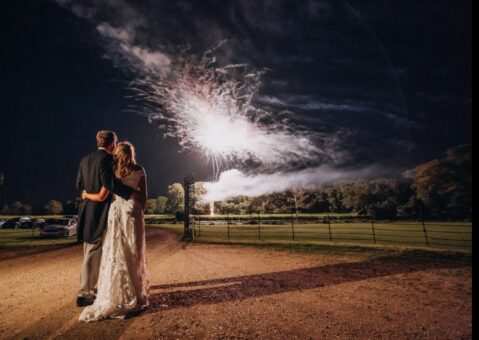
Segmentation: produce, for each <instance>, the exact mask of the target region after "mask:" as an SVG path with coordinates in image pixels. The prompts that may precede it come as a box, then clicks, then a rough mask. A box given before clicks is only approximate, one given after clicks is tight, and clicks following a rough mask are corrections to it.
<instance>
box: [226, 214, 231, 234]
mask: <svg viewBox="0 0 479 340" xmlns="http://www.w3.org/2000/svg"><path fill="white" fill-rule="evenodd" d="M226 224H227V225H228V240H229V239H230V212H229V211H228V215H227V217H226Z"/></svg>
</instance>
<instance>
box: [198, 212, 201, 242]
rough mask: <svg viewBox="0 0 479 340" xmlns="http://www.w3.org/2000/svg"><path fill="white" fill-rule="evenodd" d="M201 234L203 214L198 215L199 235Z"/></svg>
mask: <svg viewBox="0 0 479 340" xmlns="http://www.w3.org/2000/svg"><path fill="white" fill-rule="evenodd" d="M200 236H201V215H198V237H200Z"/></svg>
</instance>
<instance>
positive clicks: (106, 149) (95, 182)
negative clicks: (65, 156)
mask: <svg viewBox="0 0 479 340" xmlns="http://www.w3.org/2000/svg"><path fill="white" fill-rule="evenodd" d="M117 141H118V139H117V137H116V134H115V132H113V131H98V133H97V134H96V144H97V146H98V150H97V151H95V152H93V153H91V154H89V155H87V156H85V157H84V158H83V159H82V160H81V162H80V167H79V170H78V176H77V181H76V188H77V190H79V192H80V193H81V192H82V191H83V190H86V191H87V192H89V193H97V192H99V191H100V189H101V187H102V186H104V187H105V188H107V189H108V190H109V191H110V192H113V193H114V194H116V195H118V196H120V197H123V198H124V199H129V198H131V197H132V195H135V194H137V193H136V191H135V190H133V189H132V188H130V187H129V186H126V185H124V184H122V183H121V182H120V181H119V180H118V179H116V177H115V175H114V173H113V156H112V154H111V153H112V152H113V149H114V148H115V146H116V143H117ZM111 197H112V195H109V197H108V198H107V199H106V200H104V201H103V202H93V201H90V200H83V201H82V202H81V203H80V206H79V208H78V233H77V237H78V241H79V242H83V264H82V267H81V273H80V290H79V291H78V295H77V306H78V307H84V306H88V305H91V304H92V303H93V301H94V300H95V293H94V288H95V285H96V283H97V281H98V273H99V270H100V260H101V250H102V236H103V231H104V230H105V227H106V225H107V220H108V210H109V209H110V202H111Z"/></svg>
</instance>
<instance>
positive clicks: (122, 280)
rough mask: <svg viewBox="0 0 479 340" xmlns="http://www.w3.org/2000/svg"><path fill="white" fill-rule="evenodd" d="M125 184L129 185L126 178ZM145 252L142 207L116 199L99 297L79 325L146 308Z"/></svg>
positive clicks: (107, 240)
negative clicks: (83, 322) (82, 322)
mask: <svg viewBox="0 0 479 340" xmlns="http://www.w3.org/2000/svg"><path fill="white" fill-rule="evenodd" d="M134 174H135V175H137V174H136V173H134ZM130 176H131V175H130ZM137 176H138V175H137ZM130 180H131V179H130ZM135 182H136V181H135ZM125 184H128V185H130V183H128V178H126V179H125ZM145 250H146V246H145V221H144V216H143V209H142V207H141V205H140V204H139V203H138V202H136V201H134V200H124V199H122V198H120V197H115V200H114V201H113V202H112V204H111V207H110V211H109V213H108V228H107V231H106V235H105V239H104V241H103V248H102V258H101V264H100V273H99V278H98V293H97V296H96V299H95V302H94V303H93V305H91V306H88V307H86V308H85V309H84V310H83V312H82V313H81V315H80V321H87V322H88V321H96V320H101V319H106V318H123V317H124V316H125V315H126V314H127V313H129V312H133V311H137V310H141V309H144V308H146V307H147V306H148V295H149V292H148V277H147V270H146V256H145V255H146V254H145Z"/></svg>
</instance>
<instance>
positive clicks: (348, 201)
mask: <svg viewBox="0 0 479 340" xmlns="http://www.w3.org/2000/svg"><path fill="white" fill-rule="evenodd" d="M204 193H205V189H204V187H203V183H202V182H196V183H194V188H193V190H192V192H191V195H190V196H191V206H192V213H193V214H209V213H210V205H209V204H205V203H203V202H201V199H200V198H201V195H202V194H204ZM79 202H80V199H79V198H77V199H76V200H75V201H67V202H65V203H64V204H62V202H60V201H57V200H50V201H49V202H48V203H47V204H46V205H45V206H44V207H37V208H35V207H32V206H30V205H27V204H22V203H21V202H14V203H13V204H11V205H4V206H3V208H2V210H1V211H0V214H2V215H9V214H14V215H29V214H54V215H58V214H62V213H63V214H66V215H67V214H72V215H73V214H76V213H77V209H78V203H79ZM183 210H184V189H183V186H182V185H181V183H174V184H172V185H170V186H169V187H168V192H167V195H166V196H159V197H157V198H152V199H148V201H147V204H146V208H145V213H146V214H165V213H171V214H175V213H182V212H183ZM214 210H215V213H219V214H227V213H230V214H253V213H283V214H284V213H291V212H293V213H295V214H299V213H328V212H329V213H351V212H352V213H357V214H359V215H367V216H374V217H375V218H378V219H381V218H441V219H470V218H471V215H472V149H471V145H461V146H458V147H455V148H452V149H449V150H447V153H446V155H445V157H443V158H441V159H434V160H431V161H429V162H426V163H424V164H421V165H419V166H417V167H416V168H414V169H411V170H408V171H406V172H404V173H403V176H402V178H400V179H392V178H378V179H372V180H365V179H358V180H347V181H346V180H344V181H338V182H336V183H334V184H333V185H330V186H325V187H321V188H315V189H304V188H292V189H290V190H287V191H284V192H277V193H271V194H268V195H261V196H257V197H247V196H238V197H234V198H231V199H228V200H225V201H221V202H214Z"/></svg>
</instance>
